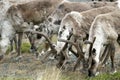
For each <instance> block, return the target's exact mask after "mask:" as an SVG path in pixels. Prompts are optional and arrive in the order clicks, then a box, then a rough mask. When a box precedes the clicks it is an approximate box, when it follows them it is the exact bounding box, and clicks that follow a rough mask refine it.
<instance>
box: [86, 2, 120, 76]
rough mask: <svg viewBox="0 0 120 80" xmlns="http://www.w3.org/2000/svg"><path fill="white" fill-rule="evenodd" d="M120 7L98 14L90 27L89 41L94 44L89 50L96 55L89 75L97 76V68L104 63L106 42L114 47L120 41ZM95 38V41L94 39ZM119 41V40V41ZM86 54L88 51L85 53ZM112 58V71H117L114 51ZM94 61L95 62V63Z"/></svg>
mask: <svg viewBox="0 0 120 80" xmlns="http://www.w3.org/2000/svg"><path fill="white" fill-rule="evenodd" d="M118 4H119V1H118ZM119 20H120V9H118V10H116V11H114V12H110V13H106V14H101V15H98V16H97V17H96V18H95V19H94V21H93V23H92V25H91V28H90V31H89V35H90V36H89V39H88V41H89V42H91V43H92V46H91V48H90V46H89V45H88V48H87V52H89V55H90V54H91V55H94V57H92V61H91V65H90V67H89V69H88V75H89V76H95V75H96V73H97V69H98V67H99V65H100V64H101V63H102V61H101V60H100V58H101V55H102V52H103V50H104V48H105V46H103V45H104V44H111V45H112V47H113V48H114V43H115V42H116V41H118V39H119V34H120V33H119V32H120V28H119V27H120V26H119V25H120V24H119V22H118V21H119ZM94 38H95V41H93V40H94ZM118 43H119V42H118ZM85 54H86V53H85ZM110 56H111V59H112V62H113V63H112V72H113V73H115V72H116V70H115V67H114V53H110ZM93 62H94V64H93Z"/></svg>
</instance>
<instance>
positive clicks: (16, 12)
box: [0, 0, 59, 59]
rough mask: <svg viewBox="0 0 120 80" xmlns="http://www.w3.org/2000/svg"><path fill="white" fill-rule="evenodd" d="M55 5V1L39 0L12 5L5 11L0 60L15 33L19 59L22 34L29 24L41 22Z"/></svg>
mask: <svg viewBox="0 0 120 80" xmlns="http://www.w3.org/2000/svg"><path fill="white" fill-rule="evenodd" d="M57 3H59V1H57V0H55V1H53V0H41V1H31V2H28V3H24V4H17V5H12V6H11V7H10V8H9V9H8V10H7V12H6V14H5V19H4V20H2V21H3V23H2V28H1V29H2V30H1V31H2V32H1V36H2V40H1V42H0V43H1V44H0V45H1V49H2V53H1V56H0V59H2V58H3V56H4V53H5V52H6V49H7V46H8V44H9V38H11V37H13V35H14V34H15V33H18V49H17V51H18V54H17V57H18V58H19V57H20V55H21V52H20V51H21V49H20V48H21V42H22V35H23V32H24V31H25V30H26V29H29V28H30V27H29V26H30V23H31V22H33V24H34V25H35V24H38V23H40V22H43V21H44V20H45V18H46V17H47V16H49V15H50V14H51V12H52V11H53V10H54V7H55V6H56V4H57ZM3 26H4V27H3Z"/></svg>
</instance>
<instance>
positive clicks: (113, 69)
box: [110, 44, 116, 74]
mask: <svg viewBox="0 0 120 80" xmlns="http://www.w3.org/2000/svg"><path fill="white" fill-rule="evenodd" d="M114 57H115V46H114V44H113V45H111V49H110V59H111V68H112V74H113V73H115V72H116V69H115V65H114Z"/></svg>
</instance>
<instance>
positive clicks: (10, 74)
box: [0, 45, 120, 80]
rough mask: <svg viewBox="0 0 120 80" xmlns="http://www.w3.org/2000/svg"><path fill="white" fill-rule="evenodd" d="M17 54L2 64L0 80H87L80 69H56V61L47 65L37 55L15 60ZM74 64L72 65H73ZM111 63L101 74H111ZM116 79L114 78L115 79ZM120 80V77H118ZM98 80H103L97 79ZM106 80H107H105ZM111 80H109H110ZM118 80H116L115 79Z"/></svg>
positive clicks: (118, 55)
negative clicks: (73, 70)
mask: <svg viewBox="0 0 120 80" xmlns="http://www.w3.org/2000/svg"><path fill="white" fill-rule="evenodd" d="M119 52H120V49H119V46H118V45H117V49H116V55H115V64H116V69H117V71H118V73H117V75H118V74H119V72H120V63H119V62H120V53H119ZM15 56H16V54H12V55H11V54H6V56H5V58H4V59H3V60H2V61H1V62H0V80H84V79H85V80H86V79H88V78H87V75H86V74H82V73H81V72H80V70H79V68H78V69H77V70H76V71H75V72H72V70H71V69H70V68H72V66H71V65H69V67H68V68H67V69H66V70H64V71H62V70H60V69H58V68H56V63H57V61H56V60H46V62H45V63H42V62H41V59H42V57H41V59H40V60H37V59H36V58H35V55H33V54H32V53H24V54H22V56H23V57H22V58H21V59H20V60H16V59H15ZM73 64H74V63H72V65H73ZM110 69H111V68H110V61H109V63H108V64H107V65H106V67H105V68H101V72H100V74H108V75H109V76H110V74H109V71H110ZM113 78H114V77H113ZM117 78H118V79H117V80H120V76H119V77H117ZM93 80H94V79H93ZM96 80H103V78H102V79H96ZM105 80H106V79H105ZM108 80H109V79H108ZM113 80H116V79H113Z"/></svg>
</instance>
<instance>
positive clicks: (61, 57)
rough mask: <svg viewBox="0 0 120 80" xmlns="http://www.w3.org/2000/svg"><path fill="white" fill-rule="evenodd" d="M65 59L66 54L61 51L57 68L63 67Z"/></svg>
mask: <svg viewBox="0 0 120 80" xmlns="http://www.w3.org/2000/svg"><path fill="white" fill-rule="evenodd" d="M64 61H65V56H64V55H63V53H62V52H61V53H60V60H59V62H58V63H57V65H56V66H57V68H61V67H62V65H63V63H64Z"/></svg>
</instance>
